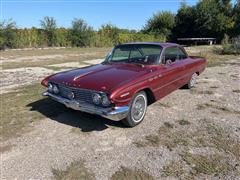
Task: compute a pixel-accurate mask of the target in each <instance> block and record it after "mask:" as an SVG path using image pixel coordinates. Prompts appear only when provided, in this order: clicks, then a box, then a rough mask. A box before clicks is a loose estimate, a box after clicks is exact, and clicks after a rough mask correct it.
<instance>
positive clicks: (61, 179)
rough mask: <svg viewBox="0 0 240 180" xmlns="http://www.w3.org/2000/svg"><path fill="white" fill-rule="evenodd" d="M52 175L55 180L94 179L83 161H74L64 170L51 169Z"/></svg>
mask: <svg viewBox="0 0 240 180" xmlns="http://www.w3.org/2000/svg"><path fill="white" fill-rule="evenodd" d="M52 173H53V176H54V178H55V179H56V180H65V179H69V180H71V179H72V180H77V179H81V180H94V179H96V178H95V175H94V173H93V172H91V171H90V170H89V169H87V168H86V166H85V164H84V161H82V160H80V161H76V162H73V163H71V164H70V166H68V167H67V169H66V170H60V169H54V168H53V169H52Z"/></svg>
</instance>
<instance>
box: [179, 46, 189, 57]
mask: <svg viewBox="0 0 240 180" xmlns="http://www.w3.org/2000/svg"><path fill="white" fill-rule="evenodd" d="M177 49H178V59H179V60H182V59H186V58H187V55H186V53H185V52H184V51H183V50H182V49H181V48H179V47H177Z"/></svg>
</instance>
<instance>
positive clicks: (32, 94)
mask: <svg viewBox="0 0 240 180" xmlns="http://www.w3.org/2000/svg"><path fill="white" fill-rule="evenodd" d="M43 91H44V88H43V87H42V86H41V85H40V84H34V85H29V86H25V87H21V88H19V89H18V90H17V91H15V92H10V93H6V94H1V95H0V98H1V104H0V105H1V111H0V115H1V119H0V128H1V129H0V136H1V138H2V140H6V139H8V138H12V137H16V136H19V135H21V134H22V133H24V132H25V131H28V130H30V129H32V125H31V124H32V123H34V122H36V121H39V120H41V119H43V118H44V117H46V116H47V117H52V116H56V115H58V114H59V113H61V112H64V111H65V110H66V108H65V107H64V106H63V105H61V104H59V103H57V102H54V101H52V100H50V99H48V98H42V95H41V93H42V92H43Z"/></svg>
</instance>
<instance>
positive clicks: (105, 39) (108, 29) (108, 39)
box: [96, 24, 120, 47]
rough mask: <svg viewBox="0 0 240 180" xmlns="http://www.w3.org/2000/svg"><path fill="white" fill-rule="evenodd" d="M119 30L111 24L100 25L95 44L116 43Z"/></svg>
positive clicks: (106, 44)
mask: <svg viewBox="0 0 240 180" xmlns="http://www.w3.org/2000/svg"><path fill="white" fill-rule="evenodd" d="M119 32H120V30H119V29H118V28H117V27H116V26H114V25H112V24H105V25H102V26H101V28H100V29H99V31H98V32H97V34H96V35H97V37H96V46H97V47H102V46H113V45H115V44H117V43H118V36H119Z"/></svg>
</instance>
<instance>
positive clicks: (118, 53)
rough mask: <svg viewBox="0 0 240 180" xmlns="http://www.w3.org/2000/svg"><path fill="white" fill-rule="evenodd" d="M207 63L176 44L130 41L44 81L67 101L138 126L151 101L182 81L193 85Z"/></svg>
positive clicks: (49, 92)
mask: <svg viewBox="0 0 240 180" xmlns="http://www.w3.org/2000/svg"><path fill="white" fill-rule="evenodd" d="M205 66H206V60H205V59H204V58H201V57H193V56H188V55H187V53H186V51H185V50H184V48H183V47H182V46H181V45H178V44H175V43H149V42H148V43H126V44H120V45H117V46H115V47H114V48H113V50H112V51H111V52H110V53H109V54H108V55H107V57H106V59H105V60H104V61H103V62H102V63H101V64H97V65H93V66H88V67H84V68H78V69H73V70H69V71H65V72H60V73H56V74H53V75H50V76H48V77H46V78H45V79H43V80H42V82H41V84H42V85H43V86H45V87H47V90H46V91H45V92H43V96H48V97H50V98H52V99H53V100H55V101H57V102H60V103H62V104H64V105H65V106H67V107H69V108H72V109H75V110H79V111H83V112H87V113H91V114H96V115H100V116H102V117H105V118H108V119H111V120H122V121H123V122H124V123H125V124H126V125H127V126H130V127H134V126H136V125H137V124H139V123H140V122H142V121H143V119H144V116H145V114H146V110H147V106H148V105H150V104H152V103H154V102H155V101H157V100H159V99H161V98H163V97H164V96H166V95H168V94H169V93H171V92H173V91H174V90H176V89H179V88H181V87H183V86H185V87H187V88H192V87H193V86H194V85H195V83H196V78H197V76H198V75H200V74H201V73H202V72H203V70H204V69H205Z"/></svg>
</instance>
